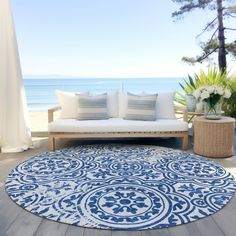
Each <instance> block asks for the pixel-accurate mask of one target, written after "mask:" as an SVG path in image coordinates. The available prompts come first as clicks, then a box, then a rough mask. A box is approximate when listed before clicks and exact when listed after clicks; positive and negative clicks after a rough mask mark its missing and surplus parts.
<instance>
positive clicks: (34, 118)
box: [29, 111, 59, 132]
mask: <svg viewBox="0 0 236 236" xmlns="http://www.w3.org/2000/svg"><path fill="white" fill-rule="evenodd" d="M58 117H59V112H55V115H54V119H57V118H58ZM29 121H30V128H31V132H47V131H48V112H47V111H30V112H29Z"/></svg>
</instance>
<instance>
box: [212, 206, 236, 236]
mask: <svg viewBox="0 0 236 236" xmlns="http://www.w3.org/2000/svg"><path fill="white" fill-rule="evenodd" d="M212 218H213V219H214V221H215V223H216V224H217V225H218V227H219V228H220V229H221V231H223V232H224V234H225V235H227V236H235V235H236V210H235V209H234V208H233V207H232V206H231V204H230V203H229V204H228V205H226V206H225V207H224V208H223V209H222V210H220V211H218V212H217V213H216V214H214V215H212Z"/></svg>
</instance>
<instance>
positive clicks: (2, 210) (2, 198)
mask: <svg viewBox="0 0 236 236" xmlns="http://www.w3.org/2000/svg"><path fill="white" fill-rule="evenodd" d="M21 211H23V210H22V208H21V207H19V206H17V205H16V204H15V203H14V202H13V201H12V200H11V199H10V198H9V196H8V195H7V194H6V192H5V189H4V188H1V190H0V232H1V233H2V234H3V233H5V232H6V230H7V229H8V228H9V227H10V225H11V224H13V222H14V221H15V219H16V218H17V216H18V215H19V214H20V212H21Z"/></svg>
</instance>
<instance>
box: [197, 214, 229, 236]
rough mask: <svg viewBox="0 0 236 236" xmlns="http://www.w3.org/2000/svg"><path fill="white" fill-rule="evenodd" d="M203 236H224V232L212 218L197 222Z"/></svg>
mask: <svg viewBox="0 0 236 236" xmlns="http://www.w3.org/2000/svg"><path fill="white" fill-rule="evenodd" d="M195 224H196V226H197V228H198V230H199V232H200V233H201V235H207V236H224V233H223V232H222V230H221V229H220V228H219V227H218V225H217V224H216V223H215V221H214V220H213V218H212V217H211V216H209V217H206V218H203V219H201V220H197V221H196V222H195Z"/></svg>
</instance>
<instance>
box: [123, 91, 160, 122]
mask: <svg viewBox="0 0 236 236" xmlns="http://www.w3.org/2000/svg"><path fill="white" fill-rule="evenodd" d="M127 99H128V103H127V111H126V116H125V119H126V120H143V121H154V120H156V101H157V94H152V95H141V96H139V95H135V94H132V93H127Z"/></svg>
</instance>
